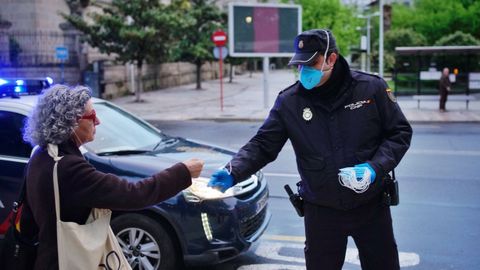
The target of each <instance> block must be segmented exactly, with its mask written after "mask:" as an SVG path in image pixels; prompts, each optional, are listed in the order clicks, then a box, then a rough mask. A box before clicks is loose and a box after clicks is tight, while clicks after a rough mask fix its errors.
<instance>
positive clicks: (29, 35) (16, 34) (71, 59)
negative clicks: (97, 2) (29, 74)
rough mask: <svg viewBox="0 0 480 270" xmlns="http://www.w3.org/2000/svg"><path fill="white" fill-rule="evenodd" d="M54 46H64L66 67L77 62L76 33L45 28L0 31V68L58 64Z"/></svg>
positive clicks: (77, 37) (77, 46)
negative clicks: (65, 49) (39, 29)
mask: <svg viewBox="0 0 480 270" xmlns="http://www.w3.org/2000/svg"><path fill="white" fill-rule="evenodd" d="M58 46H62V47H66V48H67V49H68V59H66V60H63V63H64V64H65V65H66V66H77V65H78V52H79V49H80V36H79V35H78V34H74V33H62V32H46V31H8V30H2V31H0V67H38V66H53V65H58V64H60V63H62V61H61V60H59V59H57V58H56V57H55V48H56V47H58Z"/></svg>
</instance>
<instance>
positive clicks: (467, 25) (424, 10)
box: [392, 0, 480, 45]
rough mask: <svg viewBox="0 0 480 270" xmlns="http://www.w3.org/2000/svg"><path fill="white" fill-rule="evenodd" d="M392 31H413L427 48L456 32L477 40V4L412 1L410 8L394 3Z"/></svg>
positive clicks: (479, 22)
mask: <svg viewBox="0 0 480 270" xmlns="http://www.w3.org/2000/svg"><path fill="white" fill-rule="evenodd" d="M392 14H393V15H392V28H393V29H395V28H403V29H414V30H415V31H416V32H418V33H422V34H423V35H424V36H425V38H426V39H427V43H428V45H432V44H434V43H435V42H436V41H437V40H439V39H440V38H442V37H443V36H447V35H450V34H452V33H454V32H455V31H456V30H457V29H462V31H463V32H465V33H469V34H471V35H473V36H474V37H476V38H477V39H478V38H480V31H479V29H480V1H475V0H459V1H445V0H415V1H414V6H413V7H409V6H405V5H402V4H394V5H393V8H392Z"/></svg>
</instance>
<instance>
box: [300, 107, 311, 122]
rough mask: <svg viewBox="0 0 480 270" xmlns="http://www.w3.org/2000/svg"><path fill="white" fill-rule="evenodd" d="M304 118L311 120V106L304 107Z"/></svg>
mask: <svg viewBox="0 0 480 270" xmlns="http://www.w3.org/2000/svg"><path fill="white" fill-rule="evenodd" d="M302 117H303V120H305V121H307V122H310V120H312V118H313V113H312V110H311V109H310V108H309V107H305V108H303V114H302Z"/></svg>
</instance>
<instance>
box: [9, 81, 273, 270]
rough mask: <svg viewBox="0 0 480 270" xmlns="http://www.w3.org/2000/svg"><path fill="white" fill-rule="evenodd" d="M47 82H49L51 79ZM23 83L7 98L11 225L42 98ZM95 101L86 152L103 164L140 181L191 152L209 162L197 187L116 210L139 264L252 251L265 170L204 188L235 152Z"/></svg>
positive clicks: (128, 249)
mask: <svg viewBox="0 0 480 270" xmlns="http://www.w3.org/2000/svg"><path fill="white" fill-rule="evenodd" d="M19 83H20V86H24V85H25V82H24V85H22V82H19ZM46 83H47V84H48V85H47V84H46V85H45V86H44V87H48V86H49V85H50V83H49V82H48V81H46ZM4 85H6V84H4ZM16 86H19V85H17V80H15V82H14V87H13V92H12V91H11V89H12V88H11V87H9V88H8V90H3V91H4V92H3V93H2V94H1V96H2V97H1V98H0V127H1V128H0V224H2V223H5V219H6V217H7V214H8V212H9V211H10V209H11V205H12V202H13V201H14V200H15V199H16V197H17V196H18V193H19V189H20V188H21V185H22V174H23V171H24V167H25V165H26V164H27V163H28V159H29V156H30V154H31V151H32V147H31V146H30V145H29V144H27V143H25V142H24V141H23V140H22V128H23V125H24V121H25V119H26V118H27V116H28V115H29V113H30V112H31V110H32V109H33V107H34V105H35V103H36V101H37V96H36V95H32V93H37V92H39V91H37V90H32V91H31V92H29V91H28V90H24V89H20V90H19V91H15V87H16ZM2 89H6V88H2ZM93 101H94V107H95V110H96V112H97V115H98V117H99V118H100V119H101V121H102V123H101V124H100V125H99V126H97V128H96V136H95V140H94V141H93V142H90V143H88V144H86V145H83V146H82V147H81V151H82V153H83V154H84V156H85V158H86V159H87V160H88V161H89V162H90V163H91V164H92V165H93V166H95V167H96V168H97V169H98V170H100V171H103V172H105V173H113V174H116V175H118V176H120V177H122V178H125V179H128V180H129V181H132V182H135V181H138V180H140V179H142V178H144V177H148V176H150V175H152V174H153V173H155V172H158V171H159V170H162V169H165V168H167V167H170V166H171V165H173V164H174V163H176V162H179V161H183V160H186V159H188V158H193V157H196V158H201V159H203V160H204V161H205V166H204V171H203V172H202V175H201V177H200V178H199V179H197V181H196V182H195V183H196V184H195V185H192V187H191V188H189V189H187V190H185V191H183V192H180V193H179V194H177V195H176V196H174V197H173V198H171V199H169V200H167V201H164V202H162V203H159V204H157V205H154V206H152V207H150V208H147V209H144V210H141V211H132V212H119V211H116V212H114V213H113V216H112V221H111V225H112V228H113V230H114V232H115V234H116V236H117V238H118V239H119V242H120V244H121V246H122V248H123V250H124V252H125V255H126V257H127V259H128V260H129V262H130V264H131V265H132V269H178V268H179V265H181V264H182V263H185V264H186V265H205V264H215V263H220V262H223V261H226V260H229V259H232V258H234V257H236V256H237V255H239V254H241V253H243V252H245V251H247V250H248V249H249V247H250V246H251V245H252V244H253V243H254V242H255V241H257V240H258V239H259V237H260V236H261V235H262V233H263V232H264V230H265V229H266V227H267V225H268V223H269V221H270V216H271V214H270V212H269V210H268V206H267V199H268V187H267V183H266V180H265V179H264V177H263V175H262V173H261V172H258V173H256V174H255V175H252V176H251V178H250V179H248V180H247V181H244V182H242V183H240V184H238V185H236V186H234V187H233V188H232V189H231V190H229V192H228V193H220V192H218V194H217V193H215V192H212V193H209V194H202V192H205V190H208V189H206V188H205V187H204V186H203V188H205V189H203V190H202V183H203V184H205V183H206V182H208V178H209V176H210V175H211V173H212V172H214V171H215V170H216V169H218V168H219V167H221V166H224V165H225V164H226V162H228V161H229V160H230V158H231V156H232V154H233V153H232V152H230V151H228V150H225V149H222V148H219V147H216V146H212V145H206V144H202V143H200V142H195V141H193V140H187V139H184V138H180V137H171V136H168V135H166V134H164V133H162V132H161V131H159V130H158V129H156V128H155V127H153V126H152V125H150V124H149V123H147V122H145V121H143V120H141V119H139V118H137V117H135V116H133V115H132V114H130V113H128V112H126V111H124V110H123V109H121V108H119V107H118V106H116V105H114V104H112V103H110V102H108V101H105V100H102V99H98V98H93ZM193 187H195V189H193ZM206 193H208V192H206ZM119 199H120V200H121V199H122V198H119ZM4 233H5V232H2V231H0V234H4ZM1 238H2V236H0V239H1ZM0 241H1V240H0Z"/></svg>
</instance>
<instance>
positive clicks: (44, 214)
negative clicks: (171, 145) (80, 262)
mask: <svg viewBox="0 0 480 270" xmlns="http://www.w3.org/2000/svg"><path fill="white" fill-rule="evenodd" d="M59 156H64V157H63V158H62V159H61V160H60V161H59V163H58V180H59V190H60V215H61V220H62V221H72V222H76V223H79V224H84V223H85V222H86V220H87V217H88V215H89V213H90V211H91V209H92V208H108V209H112V210H135V209H142V208H145V207H148V206H150V205H154V204H157V203H159V202H161V201H163V200H166V199H168V198H170V197H173V196H174V195H175V194H177V193H178V192H180V191H181V190H183V189H185V188H187V187H188V186H190V185H191V176H190V172H189V171H188V169H187V167H186V166H185V165H184V164H183V163H178V164H175V165H174V166H172V167H170V168H168V169H166V170H164V171H162V172H160V173H157V174H155V175H153V176H152V177H150V178H146V179H143V180H142V181H139V182H137V183H129V182H128V181H126V180H122V179H120V178H118V177H117V176H115V175H112V174H105V173H102V172H99V171H97V170H96V169H95V168H94V167H93V166H92V165H90V164H89V163H88V162H87V161H86V160H85V159H84V158H83V156H82V154H81V153H80V151H79V149H78V147H77V146H76V145H75V143H74V142H73V141H72V140H69V141H68V142H66V143H63V144H60V145H59ZM53 165H54V161H53V159H52V158H51V157H50V156H49V155H48V153H47V151H46V149H43V148H40V149H38V150H37V151H36V152H35V154H34V155H33V157H32V158H31V159H30V161H29V164H28V170H27V203H28V206H29V207H27V209H28V210H25V211H31V214H33V217H34V218H35V221H36V223H37V225H38V229H39V233H38V238H39V242H40V245H39V248H38V255H37V260H36V262H35V269H36V270H39V269H49V270H51V269H58V258H57V254H58V253H57V234H56V225H55V224H56V223H55V217H56V215H55V202H54V197H53ZM22 229H23V227H22Z"/></svg>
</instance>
